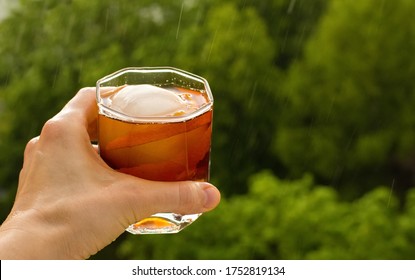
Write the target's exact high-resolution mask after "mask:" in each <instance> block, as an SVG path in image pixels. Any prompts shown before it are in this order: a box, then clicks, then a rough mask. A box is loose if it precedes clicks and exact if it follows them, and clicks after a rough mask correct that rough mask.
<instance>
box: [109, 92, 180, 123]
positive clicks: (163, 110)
mask: <svg viewBox="0 0 415 280" xmlns="http://www.w3.org/2000/svg"><path fill="white" fill-rule="evenodd" d="M185 107H186V104H185V103H184V101H183V100H182V99H181V98H180V97H179V96H178V95H177V94H175V93H174V92H172V91H169V90H166V89H163V88H160V87H157V86H153V85H129V86H126V87H125V88H123V89H122V90H120V91H119V92H117V93H116V94H115V95H114V96H113V98H112V108H113V109H114V110H116V111H119V112H121V113H123V114H126V115H129V116H131V117H162V116H172V115H174V114H175V113H177V112H179V111H182V110H183V108H185Z"/></svg>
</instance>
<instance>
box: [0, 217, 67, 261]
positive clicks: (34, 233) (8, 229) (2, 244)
mask: <svg viewBox="0 0 415 280" xmlns="http://www.w3.org/2000/svg"><path fill="white" fill-rule="evenodd" d="M31 212H32V211H24V212H19V213H18V214H13V215H12V216H11V217H9V218H8V219H7V220H6V221H5V222H4V223H3V224H2V225H1V226H0V259H64V258H66V257H65V250H62V248H61V247H62V245H63V244H62V243H60V242H59V241H60V240H59V237H58V235H57V234H56V230H53V229H51V226H50V225H46V223H45V222H42V221H40V220H39V219H38V218H37V217H36V215H34V214H33V213H31Z"/></svg>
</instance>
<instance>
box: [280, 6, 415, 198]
mask: <svg viewBox="0 0 415 280" xmlns="http://www.w3.org/2000/svg"><path fill="white" fill-rule="evenodd" d="M414 8H415V3H414V2H413V1H406V0H400V1H395V2H393V3H392V2H389V1H385V2H382V3H381V4H379V3H378V2H377V1H374V0H373V1H372V0H368V1H360V2H359V3H354V2H353V3H352V2H350V1H340V0H339V1H331V3H330V5H329V8H328V10H327V13H326V14H325V15H324V17H323V19H322V21H321V23H320V25H319V26H318V29H317V30H316V33H315V36H313V37H312V38H310V40H309V42H308V43H307V45H306V46H305V54H304V59H303V60H300V61H298V62H297V63H295V64H294V65H293V66H292V68H291V69H290V72H289V75H288V77H287V83H286V84H285V90H284V94H283V98H284V99H285V102H286V107H285V108H284V110H283V111H282V112H281V118H280V120H281V122H280V124H279V127H278V129H277V131H276V136H275V139H276V141H275V142H274V151H275V154H276V155H277V156H278V157H279V158H280V159H281V160H282V161H283V162H284V164H285V165H286V166H287V169H288V170H290V171H291V174H294V176H298V175H300V174H302V173H303V172H305V171H312V172H313V173H314V174H316V177H317V178H319V180H321V182H324V183H328V184H332V185H334V186H336V187H339V186H345V187H344V189H345V190H347V192H349V195H351V196H355V195H357V194H362V193H363V192H364V191H366V190H367V189H369V188H371V187H372V186H374V185H378V184H392V185H393V186H394V188H395V191H400V190H402V189H404V188H406V187H409V186H412V185H414V184H415V181H414V180H413V175H412V174H413V173H414V171H415V169H414V167H415V165H414V164H413V159H414V156H415V145H414V143H415V131H414V129H413V127H414V125H415V117H414V114H413V113H412V112H411V111H412V108H413V107H414V105H415V95H414V88H415V87H414V82H413V81H414V79H412V78H411V77H412V76H413V75H414V74H415V68H414V67H413V63H412V53H413V49H414V46H415V39H414V38H415V36H414V35H415V24H414V23H413V20H412V14H411V12H410V11H411V10H412V9H414ZM357 182H359V184H358V185H359V189H356V188H353V185H356V183H357ZM346 186H347V187H346Z"/></svg>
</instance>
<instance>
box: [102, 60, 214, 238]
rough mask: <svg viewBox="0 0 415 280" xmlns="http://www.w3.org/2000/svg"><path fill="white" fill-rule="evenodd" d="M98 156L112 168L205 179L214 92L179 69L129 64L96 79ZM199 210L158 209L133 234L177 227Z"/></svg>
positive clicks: (168, 177) (138, 173)
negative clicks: (129, 66)
mask: <svg viewBox="0 0 415 280" xmlns="http://www.w3.org/2000/svg"><path fill="white" fill-rule="evenodd" d="M97 101H98V107H99V117H98V134H99V137H98V142H99V150H100V155H101V157H102V158H103V159H104V160H105V162H106V163H107V164H108V165H109V166H110V167H112V168H114V169H115V170H118V171H120V172H123V173H126V174H130V175H133V176H137V177H140V178H144V179H148V180H156V181H182V180H195V181H208V180H209V166H210V140H211V132H212V112H213V111H212V110H213V97H212V93H211V91H210V88H209V85H208V83H207V81H206V80H205V79H203V78H201V77H198V76H196V75H193V74H191V73H187V72H185V71H182V70H178V69H174V68H169V67H163V68H127V69H123V70H120V71H118V72H116V73H114V74H112V75H109V76H107V77H105V78H103V79H101V80H99V81H98V82H97ZM199 216H200V214H198V213H195V214H192V215H181V214H180V213H157V214H155V215H153V216H151V217H149V218H146V219H144V220H142V221H138V222H137V223H135V224H132V225H131V226H130V227H129V228H128V229H127V230H128V231H129V232H131V233H134V234H147V233H175V232H178V231H180V230H181V229H183V228H184V227H186V226H187V225H189V224H191V223H192V222H193V221H194V220H196V219H197V218H198V217H199Z"/></svg>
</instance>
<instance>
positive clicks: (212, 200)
mask: <svg viewBox="0 0 415 280" xmlns="http://www.w3.org/2000/svg"><path fill="white" fill-rule="evenodd" d="M202 188H203V191H204V192H205V203H204V205H203V206H204V207H205V208H207V209H211V208H214V207H215V206H216V205H217V204H218V203H219V199H218V197H220V194H219V191H218V190H217V189H216V188H215V187H213V186H212V185H210V184H207V183H206V184H203V185H202Z"/></svg>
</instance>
